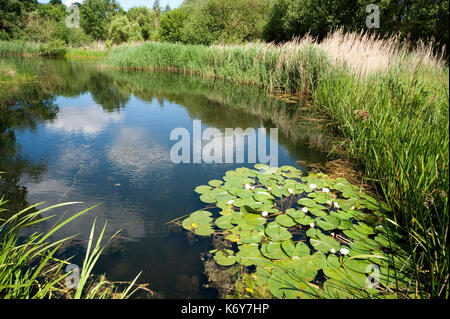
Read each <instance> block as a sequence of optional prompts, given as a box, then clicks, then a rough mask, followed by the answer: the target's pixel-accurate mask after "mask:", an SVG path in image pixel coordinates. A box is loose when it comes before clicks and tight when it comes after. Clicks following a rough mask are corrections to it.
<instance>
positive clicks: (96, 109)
mask: <svg viewBox="0 0 450 319" xmlns="http://www.w3.org/2000/svg"><path fill="white" fill-rule="evenodd" d="M124 117H125V115H124V114H123V113H117V112H114V113H110V112H105V111H103V109H102V107H101V106H99V105H94V106H92V107H79V106H70V107H64V108H62V109H61V110H60V111H59V113H58V117H57V118H56V120H54V121H53V122H52V123H49V124H47V127H48V128H49V129H52V130H56V131H65V132H67V133H81V134H84V135H97V134H98V133H100V132H101V131H103V130H104V129H105V127H106V126H107V125H108V124H109V123H110V122H120V121H122V120H123V118H124Z"/></svg>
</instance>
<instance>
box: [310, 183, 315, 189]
mask: <svg viewBox="0 0 450 319" xmlns="http://www.w3.org/2000/svg"><path fill="white" fill-rule="evenodd" d="M309 188H311V189H316V188H317V185H316V184H309Z"/></svg>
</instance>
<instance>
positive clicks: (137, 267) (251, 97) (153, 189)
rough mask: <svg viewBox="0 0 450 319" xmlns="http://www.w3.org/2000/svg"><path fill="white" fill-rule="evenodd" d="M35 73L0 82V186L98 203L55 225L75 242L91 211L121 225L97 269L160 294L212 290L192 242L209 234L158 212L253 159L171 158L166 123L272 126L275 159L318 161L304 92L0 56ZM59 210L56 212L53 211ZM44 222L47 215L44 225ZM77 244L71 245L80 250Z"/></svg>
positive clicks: (194, 203) (319, 132) (84, 232)
mask: <svg viewBox="0 0 450 319" xmlns="http://www.w3.org/2000/svg"><path fill="white" fill-rule="evenodd" d="M8 63H9V64H10V65H14V66H15V68H16V69H18V70H23V71H26V72H27V74H33V75H36V76H37V78H36V80H35V81H33V82H31V83H28V84H24V85H22V86H14V87H12V86H10V87H5V88H0V110H1V112H0V150H1V152H0V171H4V172H6V173H5V174H4V175H3V177H2V179H0V194H4V195H5V197H6V198H8V199H9V202H8V204H7V205H8V206H7V208H8V209H10V210H11V211H18V210H20V209H22V208H24V207H26V206H27V205H30V204H34V203H37V202H41V201H46V202H47V204H48V205H50V204H56V203H60V202H67V201H82V202H84V204H83V205H77V206H76V207H74V208H71V209H70V210H69V211H68V213H69V214H70V213H74V212H76V211H79V210H80V208H82V207H86V206H87V205H94V204H97V203H99V202H101V203H102V205H101V206H100V207H98V208H97V209H95V210H94V211H92V213H90V214H89V215H86V216H84V217H83V218H81V219H79V220H76V221H75V222H74V223H72V224H71V225H69V226H68V227H66V228H65V229H64V230H63V231H62V232H60V234H59V236H60V237H61V238H62V237H65V236H69V235H73V234H74V233H77V234H79V236H78V237H77V238H78V239H77V241H76V242H75V241H74V242H73V244H74V247H71V246H68V247H66V248H65V249H64V250H65V253H69V254H70V253H72V254H75V255H76V256H75V259H74V262H75V263H77V262H78V263H79V262H81V258H82V253H81V251H82V248H83V247H84V246H85V245H86V238H87V236H88V232H89V230H90V225H91V223H92V221H93V219H94V218H97V223H103V222H106V221H108V228H107V229H108V235H112V234H113V233H114V232H115V231H116V230H118V229H122V232H121V234H120V235H121V237H120V238H118V239H116V240H115V241H113V244H112V245H111V247H110V248H109V249H108V250H107V251H106V253H105V255H104V256H103V257H102V258H101V260H100V262H99V263H98V266H97V267H96V269H95V271H96V272H98V273H103V272H105V273H106V274H107V276H108V278H109V279H110V280H128V279H132V278H134V276H135V275H136V274H137V273H138V272H139V271H141V270H142V271H143V274H142V276H141V278H140V281H141V282H148V283H150V287H151V288H152V290H155V291H157V292H158V297H169V298H210V297H211V298H214V297H216V293H215V291H214V290H211V289H205V288H203V285H204V284H205V281H206V277H205V275H204V274H203V273H202V269H203V266H202V262H201V260H200V253H201V252H202V251H206V250H208V249H209V247H210V244H211V242H210V239H209V238H194V237H191V235H190V234H187V233H186V232H184V231H182V229H177V228H173V227H171V228H169V227H168V226H167V225H165V224H166V222H168V221H170V220H172V219H174V218H177V217H180V216H182V215H185V214H188V213H191V212H192V211H195V210H197V209H200V208H202V207H203V206H202V203H201V202H200V201H199V200H198V197H197V196H196V194H195V193H194V192H193V189H194V188H195V187H196V186H198V185H201V184H205V183H207V182H208V181H209V180H210V179H214V178H217V177H221V176H223V175H224V173H225V172H226V171H227V170H230V169H235V168H236V167H239V166H247V167H251V166H253V164H252V163H243V164H239V163H235V164H216V163H214V164H206V163H199V164H174V163H173V162H172V161H171V160H170V157H169V151H170V148H171V146H172V145H174V144H175V142H176V141H171V140H170V139H169V136H170V132H171V131H172V130H173V129H174V128H177V127H183V128H186V129H188V131H189V132H192V121H193V120H197V119H198V120H201V122H202V125H203V127H204V128H205V127H215V128H218V129H219V130H220V131H221V132H224V129H225V128H242V129H246V128H255V129H256V128H258V127H265V128H266V129H267V130H269V129H270V128H272V127H276V128H278V144H277V147H278V154H279V159H278V164H279V165H285V164H287V165H295V163H296V161H297V160H303V161H307V162H313V163H314V162H323V161H324V160H325V159H326V152H327V151H328V150H330V149H331V145H332V143H333V139H332V138H331V137H329V135H327V133H326V131H325V130H324V129H323V128H321V127H318V125H317V123H311V122H308V121H305V120H304V119H305V118H309V117H312V116H314V114H311V110H310V109H309V108H308V105H307V104H306V103H285V102H283V101H281V100H280V99H276V98H272V97H269V96H267V94H266V92H265V91H264V90H261V89H258V88H254V87H249V86H242V85H233V84H230V83H226V82H215V81H211V80H204V79H201V78H198V77H193V76H185V75H180V74H173V73H146V72H130V71H119V70H114V69H110V68H104V67H101V66H98V65H95V64H89V63H75V62H67V61H63V60H40V59H36V60H34V59H16V60H9V61H8ZM61 213H63V212H58V214H61ZM50 225H51V224H50V223H49V224H47V225H46V227H49V226H50ZM75 247H78V248H77V249H76V248H75Z"/></svg>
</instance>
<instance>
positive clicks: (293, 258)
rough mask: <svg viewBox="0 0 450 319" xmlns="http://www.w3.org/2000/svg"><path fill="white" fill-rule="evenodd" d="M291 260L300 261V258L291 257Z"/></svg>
mask: <svg viewBox="0 0 450 319" xmlns="http://www.w3.org/2000/svg"><path fill="white" fill-rule="evenodd" d="M292 260H300V257H298V256H292Z"/></svg>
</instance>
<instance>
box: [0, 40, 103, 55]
mask: <svg viewBox="0 0 450 319" xmlns="http://www.w3.org/2000/svg"><path fill="white" fill-rule="evenodd" d="M107 55H108V50H107V49H106V47H105V46H104V45H103V44H101V43H96V42H94V43H92V44H91V45H90V46H86V47H80V48H73V47H67V46H66V45H65V44H64V43H61V42H60V41H59V42H58V41H54V42H50V43H44V44H39V43H33V42H24V41H0V57H17V56H23V57H38V56H43V57H65V58H68V59H79V58H84V59H103V58H105V57H106V56H107Z"/></svg>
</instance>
